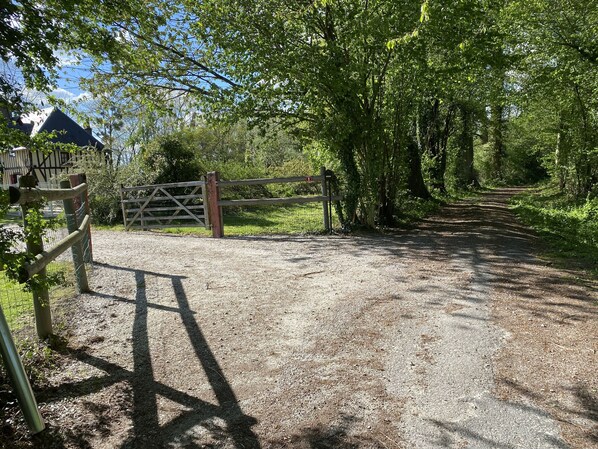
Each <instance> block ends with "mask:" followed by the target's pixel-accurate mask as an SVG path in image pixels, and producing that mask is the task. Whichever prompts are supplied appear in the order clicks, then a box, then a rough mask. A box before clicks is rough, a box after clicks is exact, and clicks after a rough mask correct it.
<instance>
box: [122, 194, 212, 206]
mask: <svg viewBox="0 0 598 449" xmlns="http://www.w3.org/2000/svg"><path fill="white" fill-rule="evenodd" d="M201 197H202V196H201V195H173V196H171V197H168V196H156V197H154V198H153V200H154V201H168V200H169V199H170V198H176V199H177V200H184V199H187V198H189V199H194V198H197V199H199V198H201ZM148 198H149V197H147V196H146V197H143V198H131V199H128V200H124V202H125V203H127V204H128V203H143V202H144V201H145V200H147V199H148Z"/></svg>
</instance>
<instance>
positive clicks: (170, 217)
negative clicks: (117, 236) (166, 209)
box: [129, 215, 203, 224]
mask: <svg viewBox="0 0 598 449" xmlns="http://www.w3.org/2000/svg"><path fill="white" fill-rule="evenodd" d="M198 218H203V215H165V216H163V217H161V216H159V215H152V216H147V215H145V216H144V217H143V222H144V223H146V222H148V221H165V220H174V219H176V220H197V219H198ZM138 221H141V219H140V218H138V219H136V220H135V222H138ZM129 222H133V220H129ZM202 224H203V223H202Z"/></svg>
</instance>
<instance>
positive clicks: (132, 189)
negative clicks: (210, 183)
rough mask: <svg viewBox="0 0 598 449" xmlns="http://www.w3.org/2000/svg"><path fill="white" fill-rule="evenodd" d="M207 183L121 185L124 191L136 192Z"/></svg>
mask: <svg viewBox="0 0 598 449" xmlns="http://www.w3.org/2000/svg"><path fill="white" fill-rule="evenodd" d="M203 185H205V182H204V181H188V182H173V183H168V184H149V185H146V186H133V187H121V191H123V192H134V191H135V190H153V189H160V188H163V189H174V188H178V187H196V186H200V187H201V186H203Z"/></svg>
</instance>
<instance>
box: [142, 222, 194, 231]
mask: <svg viewBox="0 0 598 449" xmlns="http://www.w3.org/2000/svg"><path fill="white" fill-rule="evenodd" d="M144 228H145V229H166V228H197V224H196V223H195V222H193V223H180V224H168V225H166V224H154V225H153V224H146V225H145V226H141V225H133V226H131V229H144Z"/></svg>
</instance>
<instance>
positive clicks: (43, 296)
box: [19, 176, 52, 338]
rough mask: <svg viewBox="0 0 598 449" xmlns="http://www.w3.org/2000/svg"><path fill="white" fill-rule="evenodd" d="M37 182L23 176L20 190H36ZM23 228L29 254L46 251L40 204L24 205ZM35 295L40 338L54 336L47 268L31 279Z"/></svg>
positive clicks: (32, 178) (31, 177)
mask: <svg viewBox="0 0 598 449" xmlns="http://www.w3.org/2000/svg"><path fill="white" fill-rule="evenodd" d="M36 185H37V180H36V179H35V177H33V176H21V177H20V178H19V188H21V189H23V188H29V189H32V188H35V187H36ZM21 209H22V211H23V228H24V230H25V243H26V245H27V252H28V253H29V254H30V255H31V256H33V257H35V256H37V255H38V254H41V253H42V252H43V251H44V242H43V227H42V225H41V223H40V221H41V218H42V214H41V211H40V203H39V202H37V203H35V202H34V203H32V202H28V203H23V204H22V205H21ZM31 291H32V293H33V310H34V313H35V327H36V330H37V335H38V336H39V337H40V338H46V337H48V336H50V335H51V334H52V314H51V312H50V296H49V293H48V274H47V271H46V268H43V269H41V270H40V271H39V272H38V273H37V274H36V275H35V276H34V277H33V278H32V279H31Z"/></svg>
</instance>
